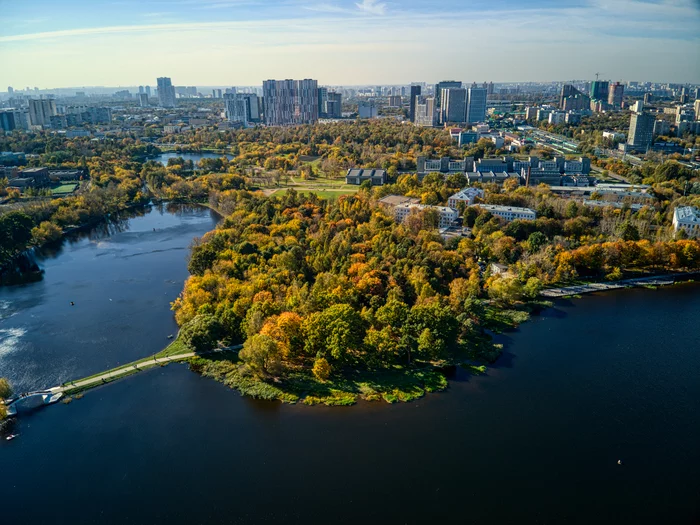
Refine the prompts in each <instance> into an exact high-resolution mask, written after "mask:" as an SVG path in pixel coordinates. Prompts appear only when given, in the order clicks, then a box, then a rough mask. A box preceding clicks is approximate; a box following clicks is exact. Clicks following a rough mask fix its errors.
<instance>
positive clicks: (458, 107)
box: [440, 88, 467, 124]
mask: <svg viewBox="0 0 700 525" xmlns="http://www.w3.org/2000/svg"><path fill="white" fill-rule="evenodd" d="M440 98H441V100H442V106H441V107H440V120H441V122H442V123H443V124H444V123H447V122H453V123H455V124H459V123H460V122H466V118H467V90H466V89H465V88H446V89H443V90H442V93H441V94H440Z"/></svg>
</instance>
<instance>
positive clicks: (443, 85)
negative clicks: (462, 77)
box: [435, 80, 462, 107]
mask: <svg viewBox="0 0 700 525" xmlns="http://www.w3.org/2000/svg"><path fill="white" fill-rule="evenodd" d="M461 87H462V83H461V82H457V81H456V80H443V81H441V82H438V83H437V84H435V103H436V104H437V107H441V105H442V100H441V99H440V97H441V96H442V90H443V89H449V88H461Z"/></svg>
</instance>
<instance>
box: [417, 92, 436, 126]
mask: <svg viewBox="0 0 700 525" xmlns="http://www.w3.org/2000/svg"><path fill="white" fill-rule="evenodd" d="M415 101H416V118H415V120H414V122H415V124H416V126H425V127H432V126H435V125H436V124H437V106H436V104H435V97H426V96H421V95H418V96H417V97H416V99H415Z"/></svg>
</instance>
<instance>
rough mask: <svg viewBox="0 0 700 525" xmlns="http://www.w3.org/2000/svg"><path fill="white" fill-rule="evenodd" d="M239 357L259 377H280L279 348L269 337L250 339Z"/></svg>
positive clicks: (258, 335) (261, 336) (257, 336)
mask: <svg viewBox="0 0 700 525" xmlns="http://www.w3.org/2000/svg"><path fill="white" fill-rule="evenodd" d="M238 356H239V357H240V358H241V360H242V361H243V362H244V363H246V364H247V365H248V366H250V368H251V369H252V370H253V371H254V372H255V373H256V374H257V375H259V376H263V375H265V374H266V373H267V374H272V375H278V374H279V373H280V371H281V362H280V351H279V346H278V345H277V342H275V340H274V339H272V338H271V337H269V336H267V335H263V334H256V335H254V336H253V337H249V338H248V339H247V340H246V342H245V343H243V348H242V349H241V351H240V352H239V354H238Z"/></svg>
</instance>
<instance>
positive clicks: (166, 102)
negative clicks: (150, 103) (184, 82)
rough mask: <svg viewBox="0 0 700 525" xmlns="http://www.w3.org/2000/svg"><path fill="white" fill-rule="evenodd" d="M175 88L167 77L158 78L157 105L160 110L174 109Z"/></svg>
mask: <svg viewBox="0 0 700 525" xmlns="http://www.w3.org/2000/svg"><path fill="white" fill-rule="evenodd" d="M175 104H176V102H175V87H174V86H173V83H172V82H171V80H170V79H169V78H168V77H159V78H158V105H159V106H160V107H162V108H174V107H175Z"/></svg>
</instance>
